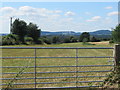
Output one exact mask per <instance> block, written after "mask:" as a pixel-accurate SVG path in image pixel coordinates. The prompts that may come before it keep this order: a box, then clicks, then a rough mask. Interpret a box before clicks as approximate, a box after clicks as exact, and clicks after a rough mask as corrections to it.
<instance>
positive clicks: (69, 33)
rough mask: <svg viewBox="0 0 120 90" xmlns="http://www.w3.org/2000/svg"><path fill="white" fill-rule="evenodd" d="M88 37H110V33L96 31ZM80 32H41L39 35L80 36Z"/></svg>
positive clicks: (107, 31) (108, 31)
mask: <svg viewBox="0 0 120 90" xmlns="http://www.w3.org/2000/svg"><path fill="white" fill-rule="evenodd" d="M89 33H90V35H111V31H110V30H97V31H94V32H89ZM80 34H81V32H74V31H63V32H46V31H42V33H41V35H42V36H45V35H75V36H76V35H80Z"/></svg>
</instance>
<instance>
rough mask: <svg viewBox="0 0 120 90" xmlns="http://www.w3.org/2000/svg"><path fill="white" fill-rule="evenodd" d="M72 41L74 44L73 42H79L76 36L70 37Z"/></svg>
mask: <svg viewBox="0 0 120 90" xmlns="http://www.w3.org/2000/svg"><path fill="white" fill-rule="evenodd" d="M70 41H71V42H72V43H73V42H77V41H78V40H77V38H75V37H74V36H71V37H70Z"/></svg>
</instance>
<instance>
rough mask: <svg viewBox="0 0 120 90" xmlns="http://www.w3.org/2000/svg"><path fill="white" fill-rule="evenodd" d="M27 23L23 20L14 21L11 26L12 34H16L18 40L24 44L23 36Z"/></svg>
mask: <svg viewBox="0 0 120 90" xmlns="http://www.w3.org/2000/svg"><path fill="white" fill-rule="evenodd" d="M26 29H27V23H26V22H25V21H23V20H19V19H15V21H14V22H13V26H12V30H11V31H12V34H16V35H18V37H19V40H20V41H21V42H22V43H24V36H25V35H26V33H27V32H26Z"/></svg>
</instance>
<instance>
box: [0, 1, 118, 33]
mask: <svg viewBox="0 0 120 90" xmlns="http://www.w3.org/2000/svg"><path fill="white" fill-rule="evenodd" d="M10 17H13V21H14V20H15V19H16V18H19V19H20V20H24V21H25V22H27V24H29V23H30V22H32V23H34V24H37V26H38V27H39V28H40V29H41V30H42V31H50V32H58V31H75V32H92V31H96V30H111V28H115V26H116V25H117V24H118V2H2V3H0V28H1V31H0V33H10Z"/></svg>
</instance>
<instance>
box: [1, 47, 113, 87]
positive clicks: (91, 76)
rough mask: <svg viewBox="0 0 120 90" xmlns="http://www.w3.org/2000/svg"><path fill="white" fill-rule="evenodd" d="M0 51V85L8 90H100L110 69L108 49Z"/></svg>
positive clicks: (69, 48) (26, 48)
mask: <svg viewBox="0 0 120 90" xmlns="http://www.w3.org/2000/svg"><path fill="white" fill-rule="evenodd" d="M0 48H1V49H2V51H3V57H1V59H2V64H3V65H2V67H1V68H2V73H1V74H2V78H1V80H2V83H1V86H2V88H8V89H9V88H15V89H18V88H19V89H20V88H21V89H22V88H23V89H25V88H39V89H41V88H42V89H43V88H76V87H77V88H81V87H86V88H87V87H101V85H102V83H103V81H104V79H105V78H106V77H108V76H107V75H108V74H109V73H110V72H111V71H112V70H113V66H114V65H113V60H114V57H113V56H112V55H113V54H112V53H113V52H112V51H113V49H114V48H112V47H0ZM98 51H99V52H101V54H100V56H99V55H98V54H97V53H98ZM13 52H14V55H13ZM102 52H104V53H105V55H104V54H103V53H102ZM88 53H89V54H88ZM93 53H95V54H94V55H93ZM107 53H108V54H107ZM21 55H22V56H21ZM54 55H56V56H54ZM83 55H85V56H83ZM89 55H90V56H89ZM106 55H108V56H106ZM9 63H10V64H9Z"/></svg>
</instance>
